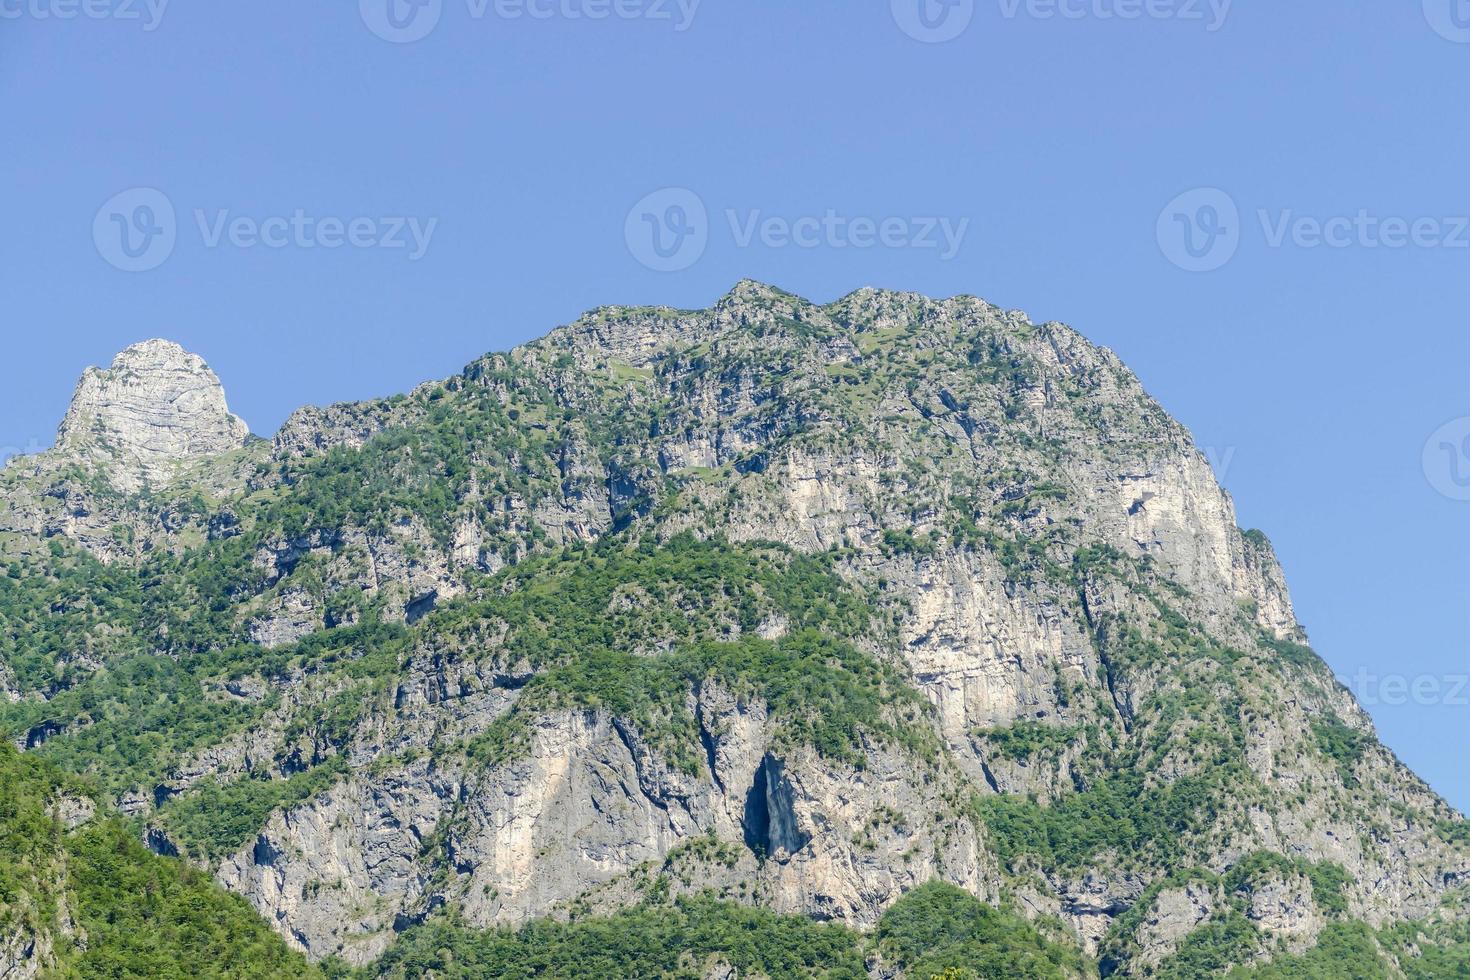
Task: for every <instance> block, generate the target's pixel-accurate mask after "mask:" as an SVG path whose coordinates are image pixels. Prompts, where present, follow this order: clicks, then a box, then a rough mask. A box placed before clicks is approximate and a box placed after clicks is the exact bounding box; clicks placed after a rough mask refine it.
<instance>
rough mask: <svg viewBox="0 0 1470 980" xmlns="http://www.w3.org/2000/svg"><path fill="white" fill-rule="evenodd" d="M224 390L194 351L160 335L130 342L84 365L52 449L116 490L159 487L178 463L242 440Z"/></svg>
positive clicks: (246, 430)
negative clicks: (87, 466) (96, 471)
mask: <svg viewBox="0 0 1470 980" xmlns="http://www.w3.org/2000/svg"><path fill="white" fill-rule="evenodd" d="M249 432H250V430H249V428H248V427H247V426H246V425H245V423H244V422H242V421H241V420H240V419H239V418H237V417H235V416H234V415H231V414H230V410H229V408H228V407H227V406H226V404H225V392H224V388H223V387H222V386H221V384H220V380H219V378H218V377H216V376H215V373H214V372H213V371H211V370H210V369H209V365H207V364H205V363H204V360H203V359H202V358H200V357H199V356H198V355H197V354H191V353H189V352H188V351H186V350H184V349H183V348H182V347H180V346H179V345H178V344H174V343H170V342H169V341H166V340H149V341H144V342H143V343H141V344H135V345H134V346H132V347H129V348H128V349H127V350H125V351H123V352H122V353H120V354H118V355H117V357H116V358H115V359H114V360H113V362H112V366H111V367H110V368H107V369H105V370H103V369H99V368H88V369H87V371H86V373H84V374H83V375H82V378H81V380H80V381H79V382H78V383H77V388H76V394H75V395H73V396H72V402H71V408H70V409H69V410H68V411H67V413H66V418H65V420H63V421H62V423H61V428H60V431H59V432H58V436H57V444H58V448H60V449H62V450H63V451H65V452H66V453H67V454H69V455H72V456H74V457H78V458H81V459H85V460H87V461H88V462H90V463H92V464H94V465H96V466H98V467H100V468H101V469H102V470H103V471H104V472H105V473H106V474H107V477H108V479H109V481H110V482H111V483H112V485H113V486H114V487H115V488H116V489H118V490H119V491H121V492H123V493H135V492H137V491H138V490H141V489H143V488H144V487H145V486H153V487H158V486H164V485H167V484H169V483H170V482H172V481H173V480H174V478H175V477H176V476H177V475H178V473H179V469H180V466H181V464H187V463H190V462H193V461H197V460H199V459H201V458H204V457H209V456H215V455H218V454H220V453H223V452H227V451H229V450H231V449H238V448H240V447H241V446H243V445H244V444H245V440H246V437H247V436H248V435H249Z"/></svg>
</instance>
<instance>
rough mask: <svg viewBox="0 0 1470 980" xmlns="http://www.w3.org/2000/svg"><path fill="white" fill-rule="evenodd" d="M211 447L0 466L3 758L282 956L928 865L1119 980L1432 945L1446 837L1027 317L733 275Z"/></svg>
mask: <svg viewBox="0 0 1470 980" xmlns="http://www.w3.org/2000/svg"><path fill="white" fill-rule="evenodd" d="M222 406H223V400H222V397H221V399H220V401H219V403H218V407H219V408H221V409H222ZM76 411H78V410H77V409H74V412H76ZM141 414H143V415H148V414H149V412H148V411H147V410H142V411H141ZM211 417H212V418H214V419H215V420H216V421H218V419H219V416H218V413H215V414H214V415H212V416H211ZM226 429H227V430H228V431H229V432H230V433H231V435H230V438H229V439H228V440H224V441H223V442H220V443H213V442H211V443H208V452H206V453H204V454H203V455H202V456H201V455H198V454H195V453H194V451H193V448H192V447H193V445H194V443H192V442H191V443H190V447H191V448H189V449H188V451H187V453H185V451H184V450H182V449H180V448H178V447H177V446H172V447H171V448H169V449H168V450H167V451H168V452H169V453H173V454H179V453H184V455H183V456H181V457H180V462H179V464H178V466H179V467H181V468H177V469H174V470H172V471H171V472H174V473H178V474H182V475H177V476H174V477H173V478H172V479H171V480H170V481H169V482H166V483H163V484H162V485H160V486H157V487H155V486H154V485H153V484H152V482H150V483H149V487H148V489H147V491H146V492H143V493H136V492H134V490H135V487H134V485H133V484H131V483H129V482H128V479H127V478H119V477H118V476H116V475H115V473H114V472H113V469H112V468H110V467H109V466H106V465H100V466H99V465H97V464H96V463H95V461H94V460H92V459H91V457H86V458H79V457H78V455H77V453H76V452H75V449H74V447H72V446H71V445H70V444H69V443H68V442H67V441H66V440H63V442H62V443H61V444H60V445H59V446H58V448H57V449H56V450H53V451H51V452H49V453H46V454H43V455H42V456H40V457H33V458H30V459H28V460H22V461H19V462H17V463H14V464H12V465H11V466H10V467H9V468H7V469H6V470H5V471H4V473H3V474H0V528H3V530H0V549H3V550H0V560H3V561H4V562H5V563H6V566H7V568H8V574H7V575H6V576H5V577H0V617H3V623H4V626H5V629H4V639H3V643H4V646H3V647H0V684H3V685H5V686H6V687H7V688H8V689H9V690H10V691H11V695H10V696H11V698H12V703H11V704H10V705H8V706H0V724H3V725H4V727H5V729H6V730H7V731H8V733H9V734H10V735H11V737H13V738H14V739H15V740H16V741H17V743H18V744H20V745H22V746H23V747H26V748H28V749H30V750H31V751H32V752H34V753H36V754H38V755H42V756H46V757H48V758H49V759H51V760H53V761H54V762H56V763H58V764H60V765H62V766H64V767H66V768H69V769H72V770H75V771H78V772H86V773H91V774H94V776H95V778H96V779H98V780H99V781H100V782H101V783H102V785H103V786H104V788H105V789H106V791H107V792H108V793H110V794H112V796H113V798H114V800H115V802H116V803H117V804H118V805H119V806H120V807H121V808H122V809H123V811H124V812H125V813H127V814H129V815H131V816H132V817H134V818H135V819H137V820H138V821H140V822H141V823H143V824H145V825H146V826H147V827H148V828H149V831H148V839H149V840H150V841H151V842H152V845H153V846H154V847H155V848H157V849H159V850H162V851H166V852H172V851H178V852H180V853H183V854H185V855H187V856H189V857H190V858H191V859H193V860H195V861H197V862H199V863H201V864H202V865H205V866H208V867H209V868H211V869H212V870H213V872H214V873H215V875H216V877H217V878H218V879H219V880H220V881H221V882H222V883H224V884H225V885H226V886H227V887H229V888H231V889H234V890H236V891H239V892H240V893H241V894H243V895H245V896H246V897H247V898H249V899H250V901H251V902H252V903H253V904H254V905H255V907H256V908H257V909H259V910H260V911H261V912H262V914H264V915H265V916H266V918H267V919H268V920H270V921H272V922H273V923H274V924H275V925H276V926H277V927H278V929H279V930H280V931H281V932H282V934H283V935H285V936H286V937H287V938H288V939H289V940H290V942H292V943H293V944H294V945H295V946H297V947H298V948H300V949H302V950H304V951H306V952H308V953H309V954H310V955H311V956H313V957H318V958H320V957H325V956H340V957H343V958H344V959H347V960H349V961H351V962H354V963H359V964H361V963H367V962H369V961H371V960H373V959H374V958H376V957H378V956H380V955H381V954H382V953H383V952H384V951H385V950H388V949H389V948H390V947H391V945H392V943H393V941H394V938H395V935H396V934H397V933H398V932H399V931H401V930H403V929H404V928H408V927H411V926H413V925H414V924H416V923H426V924H432V923H435V922H438V921H440V920H441V919H442V918H443V917H444V916H446V915H449V914H452V915H453V917H454V918H455V921H457V922H459V923H462V924H463V925H464V926H467V927H486V926H491V925H496V924H515V923H523V922H526V921H529V920H532V919H536V918H538V917H542V916H546V915H569V914H576V915H586V914H589V913H603V914H614V913H616V911H617V910H618V909H620V908H624V907H626V906H629V905H634V904H639V903H644V902H647V901H649V900H651V899H658V900H660V901H661V900H664V899H666V898H668V897H670V896H677V895H681V894H684V895H697V894H702V893H706V892H709V893H712V894H713V896H714V897H715V898H718V899H725V900H735V901H740V902H745V903H754V904H759V905H763V906H766V907H768V908H770V909H772V910H774V911H776V912H779V913H798V914H803V915H807V916H811V917H815V918H819V919H824V920H827V919H830V920H837V921H840V922H843V923H847V924H849V925H851V926H853V927H857V928H869V927H875V926H876V925H877V924H878V923H879V922H880V921H881V919H882V916H883V914H884V911H885V909H888V908H889V907H890V906H892V905H893V903H894V902H895V901H896V900H897V899H898V898H899V897H900V896H901V895H903V894H904V893H906V892H909V891H911V890H912V889H914V888H916V887H918V886H920V885H922V884H924V883H925V882H927V881H930V880H932V879H936V878H937V879H941V880H944V881H947V882H951V883H953V884H955V885H958V886H960V887H962V888H963V889H965V890H967V891H969V892H970V893H972V894H974V895H978V896H980V897H981V898H983V899H986V900H989V901H992V902H1003V903H1013V904H1014V906H1015V907H1016V908H1018V909H1020V910H1022V911H1023V912H1024V913H1025V914H1026V915H1028V916H1031V917H1035V918H1038V919H1039V920H1041V921H1045V920H1048V919H1052V918H1054V919H1057V920H1060V921H1062V922H1065V923H1066V926H1067V928H1068V929H1069V930H1070V932H1071V935H1072V937H1073V941H1074V942H1076V943H1077V944H1078V945H1079V946H1080V947H1081V949H1082V950H1083V951H1085V953H1086V954H1087V955H1089V956H1095V957H1098V958H1099V961H1100V963H1101V967H1102V969H1103V970H1104V971H1105V972H1119V973H1126V974H1132V975H1146V974H1151V973H1161V974H1163V975H1209V971H1211V970H1215V971H1218V969H1219V968H1221V966H1222V964H1223V965H1225V966H1228V965H1229V964H1231V963H1250V962H1254V961H1256V960H1259V959H1262V958H1268V957H1271V956H1273V955H1274V956H1279V957H1285V956H1291V955H1301V956H1306V955H1309V953H1310V951H1311V950H1312V948H1313V946H1314V944H1315V943H1316V942H1317V940H1318V938H1319V937H1321V936H1324V935H1326V936H1329V937H1332V938H1333V939H1334V941H1338V940H1342V939H1343V930H1344V929H1346V928H1348V926H1349V924H1350V923H1353V922H1359V923H1363V925H1362V926H1361V927H1360V928H1362V929H1364V930H1367V932H1366V933H1364V935H1368V936H1369V937H1370V939H1369V941H1370V942H1372V943H1374V944H1377V947H1376V948H1382V949H1383V950H1384V951H1385V952H1389V951H1391V948H1393V947H1392V941H1391V940H1390V939H1387V938H1384V937H1385V936H1389V935H1390V934H1391V933H1379V932H1376V931H1374V930H1377V929H1379V928H1380V927H1383V928H1387V929H1390V930H1391V929H1393V928H1396V926H1394V923H1397V922H1401V921H1404V920H1410V919H1413V920H1434V921H1443V922H1445V923H1453V922H1457V921H1459V920H1460V919H1461V913H1460V912H1459V911H1458V906H1457V904H1456V903H1457V901H1458V897H1459V895H1460V893H1461V892H1462V891H1463V889H1464V888H1465V887H1466V886H1467V885H1470V851H1467V842H1470V829H1467V825H1466V824H1465V822H1464V821H1463V819H1462V818H1461V817H1460V816H1459V815H1458V814H1457V813H1455V812H1454V811H1452V810H1451V809H1450V808H1449V807H1448V806H1446V805H1445V804H1444V803H1443V802H1442V801H1441V800H1439V799H1438V798H1437V797H1436V796H1435V795H1434V794H1433V793H1432V792H1431V791H1430V790H1429V789H1428V787H1426V786H1425V785H1424V784H1423V783H1422V782H1421V781H1420V780H1418V779H1417V778H1416V777H1414V776H1413V774H1412V773H1410V772H1408V771H1407V770H1406V769H1404V768H1403V767H1402V766H1401V765H1400V764H1399V763H1398V762H1397V760H1395V759H1394V758H1393V756H1392V754H1391V753H1389V752H1388V751H1387V750H1386V749H1384V748H1383V747H1382V746H1381V745H1380V744H1379V743H1378V742H1377V740H1376V738H1375V737H1374V735H1373V732H1372V728H1371V725H1370V723H1369V721H1368V719H1367V717H1366V715H1365V714H1364V713H1363V712H1362V710H1361V709H1360V708H1359V707H1358V706H1357V705H1356V704H1355V703H1354V702H1353V700H1352V698H1351V696H1350V695H1349V694H1348V692H1347V691H1346V690H1344V689H1343V688H1342V687H1341V686H1340V685H1339V684H1338V683H1337V682H1336V681H1335V680H1334V679H1333V677H1332V675H1331V673H1330V671H1329V670H1328V669H1327V668H1326V666H1325V665H1324V664H1323V663H1322V662H1321V661H1320V660H1319V659H1318V658H1317V657H1316V656H1315V654H1313V653H1312V652H1311V650H1310V649H1309V648H1308V647H1307V646H1306V645H1305V643H1306V638H1305V636H1304V634H1303V632H1302V630H1301V628H1300V626H1299V624H1298V623H1297V622H1296V619H1295V616H1294V614H1293V611H1292V608H1291V603H1290V599H1289V596H1288V594H1287V590H1286V586H1285V583H1284V580H1283V577H1282V575H1281V571H1280V568H1279V566H1278V565H1277V563H1276V560H1275V557H1274V555H1273V554H1272V551H1271V548H1270V545H1269V544H1268V543H1267V541H1266V539H1265V537H1264V536H1263V535H1261V534H1259V533H1258V532H1242V531H1241V530H1240V529H1239V528H1237V527H1236V525H1235V517H1234V510H1233V506H1232V504H1231V501H1230V499H1229V497H1228V496H1227V495H1226V494H1225V493H1224V492H1223V491H1222V490H1221V489H1220V488H1219V486H1218V485H1217V483H1216V482H1215V480H1214V477H1213V475H1212V473H1211V471H1210V469H1209V467H1208V465H1207V463H1206V461H1205V460H1204V458H1203V457H1202V456H1201V454H1200V453H1199V452H1198V451H1197V450H1196V449H1195V448H1194V446H1193V444H1192V442H1191V440H1190V438H1189V436H1188V433H1187V432H1185V431H1184V430H1183V429H1182V428H1181V427H1180V426H1179V425H1178V424H1177V423H1175V422H1173V421H1172V420H1171V419H1170V418H1169V417H1168V416H1167V414H1166V413H1165V412H1164V411H1163V410H1162V409H1161V408H1160V407H1159V406H1158V405H1157V404H1156V403H1154V402H1153V401H1152V400H1151V399H1150V398H1149V397H1148V396H1147V394H1146V393H1145V392H1144V391H1143V389H1142V387H1141V386H1140V385H1139V383H1138V381H1137V379H1135V378H1134V377H1133V376H1132V375H1131V374H1130V373H1129V372H1128V371H1127V370H1126V368H1124V367H1123V365H1122V364H1121V363H1120V362H1119V361H1118V360H1117V358H1116V357H1114V356H1113V355H1112V354H1111V353H1110V352H1108V351H1106V350H1101V349H1098V348H1095V347H1093V346H1091V345H1089V344H1088V343H1087V342H1086V341H1085V340H1083V339H1082V338H1081V337H1080V336H1078V335H1077V334H1076V333H1074V332H1073V331H1071V330H1069V329H1068V328H1066V327H1063V326H1061V325H1059V324H1040V325H1038V324H1032V323H1030V322H1029V321H1028V320H1027V318H1026V317H1025V316H1024V315H1022V314H1020V313H1017V312H1004V311H1001V310H998V309H996V308H994V307H991V306H989V305H987V304H985V303H983V302H981V301H979V300H976V299H973V298H968V297H958V298H955V299H950V300H944V301H936V300H929V299H926V298H924V297H920V296H917V295H913V294H903V293H888V292H881V291H876V290H861V291H859V292H857V293H854V294H852V295H851V296H848V297H845V298H844V299H842V300H839V301H838V302H836V303H833V304H830V305H827V306H816V305H813V304H810V303H807V302H805V301H803V300H801V299H799V298H797V297H794V296H791V295H789V294H786V293H783V292H781V291H779V290H776V289H773V288H771V287H767V286H762V285H760V284H756V283H748V282H747V283H742V284H740V285H739V286H737V287H736V288H735V289H734V290H733V291H732V292H731V293H730V294H729V295H727V296H726V297H724V298H723V299H721V300H720V301H719V302H718V303H717V304H716V305H715V306H714V307H713V308H711V309H710V310H707V311H676V310H668V309H628V308H610V309H605V310H600V311H595V312H593V313H590V314H588V315H587V316H585V317H583V318H582V319H580V320H578V321H577V322H576V323H573V324H571V325H569V326H567V327H563V328H560V329H558V330H556V331H554V332H553V333H551V334H550V335H548V336H547V337H546V338H544V339H543V340H540V341H537V342H535V343H532V344H529V345H527V346H525V347H523V348H519V349H517V350H515V351H512V352H510V353H508V354H495V355H489V356H487V357H485V358H483V359H481V360H479V361H476V362H475V363H474V364H471V365H470V366H469V367H468V368H466V370H465V371H464V372H463V373H461V374H460V375H458V376H456V377H454V378H451V379H449V380H448V381H445V382H443V383H438V384H429V385H424V386H421V387H420V388H419V389H417V390H416V391H414V392H413V393H412V394H411V395H408V396H399V397H395V398H392V399H387V400H383V401H378V402H370V403H363V404H356V405H340V406H334V407H332V408H328V409H304V410H302V411H301V412H298V413H297V414H296V415H294V416H293V417H292V418H291V419H290V420H289V421H288V422H287V424H286V425H285V426H283V428H282V430H281V432H280V433H278V434H277V436H276V439H275V441H274V444H273V445H269V446H267V445H266V444H264V443H259V442H257V443H247V442H244V441H243V438H242V441H241V442H240V443H239V444H238V445H236V444H235V443H234V435H233V432H234V430H233V429H229V427H228V426H226ZM79 513H81V514H85V515H86V516H85V519H78V518H76V517H75V515H77V514H79ZM102 529H107V531H106V533H103V532H102ZM426 927H427V926H426ZM1355 928H1359V927H1355ZM1426 928H1428V927H1427V926H1426ZM1435 928H1438V927H1435ZM1444 928H1446V929H1450V930H1451V933H1452V932H1453V930H1452V928H1451V926H1449V925H1446V926H1445V927H1444ZM1201 949H1204V950H1205V951H1206V953H1208V955H1205V954H1203V953H1201V952H1200V950H1201ZM1394 955H1397V954H1394ZM1211 957H1213V959H1211ZM1200 964H1206V965H1204V966H1201V965H1200ZM1395 968H1396V969H1397V968H1398V967H1395ZM1189 970H1195V971H1196V973H1195V974H1190V973H1189V972H1183V973H1181V972H1179V971H1189ZM1201 970H1203V971H1204V972H1202V973H1201V972H1199V971H1201ZM1170 971H1174V972H1173V974H1171V973H1170Z"/></svg>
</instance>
